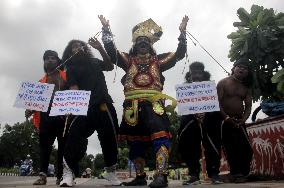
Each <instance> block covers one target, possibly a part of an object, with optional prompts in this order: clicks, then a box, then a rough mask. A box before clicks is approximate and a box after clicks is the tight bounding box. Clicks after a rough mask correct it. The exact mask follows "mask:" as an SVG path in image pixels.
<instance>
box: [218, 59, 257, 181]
mask: <svg viewBox="0 0 284 188" xmlns="http://www.w3.org/2000/svg"><path fill="white" fill-rule="evenodd" d="M251 76H252V74H251V72H250V68H249V60H248V59H246V58H241V59H239V60H237V61H236V62H235V63H234V67H233V69H232V75H231V76H229V77H226V78H224V79H222V80H221V81H220V82H219V83H218V85H217V90H218V98H219V102H220V109H221V113H222V116H223V119H224V123H223V125H222V135H221V136H222V142H223V145H224V148H225V154H226V157H227V160H228V162H229V166H230V172H231V175H232V176H233V177H234V180H235V182H236V183H241V182H245V181H246V176H247V175H248V174H249V172H250V164H251V160H252V154H253V151H252V148H251V146H250V143H249V140H248V134H247V131H246V124H245V122H246V120H247V119H248V118H249V116H250V113H251V106H252V95H251V83H252V77H251Z"/></svg>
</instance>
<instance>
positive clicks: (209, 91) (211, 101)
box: [175, 81, 220, 115]
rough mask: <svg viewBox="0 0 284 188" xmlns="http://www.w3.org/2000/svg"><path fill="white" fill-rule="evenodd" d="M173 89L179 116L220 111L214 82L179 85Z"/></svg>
mask: <svg viewBox="0 0 284 188" xmlns="http://www.w3.org/2000/svg"><path fill="white" fill-rule="evenodd" d="M175 89H176V98H177V103H178V105H177V106H178V114H179V115H187V114H196V113H203V112H213V111H220V108H219V101H218V95H217V89H216V84H215V82H214V81H204V82H193V83H185V84H180V85H176V87H175Z"/></svg>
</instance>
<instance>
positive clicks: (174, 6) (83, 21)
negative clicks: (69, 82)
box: [0, 0, 284, 155]
mask: <svg viewBox="0 0 284 188" xmlns="http://www.w3.org/2000/svg"><path fill="white" fill-rule="evenodd" d="M253 4H257V5H261V6H264V7H265V8H273V9H274V10H276V11H277V12H284V2H283V0H198V1H197V0H103V1H98V0H83V1H82V0H1V1H0V124H1V125H2V127H3V125H4V124H6V123H9V124H14V123H15V122H23V121H24V120H25V117H24V109H18V108H15V107H13V104H14V102H15V99H16V95H17V92H18V90H19V86H20V83H21V82H22V81H37V80H39V79H40V78H41V77H42V76H43V73H44V72H43V60H42V56H43V53H44V51H45V50H47V49H51V50H55V51H57V52H58V53H59V56H60V57H62V52H63V51H64V49H65V47H66V45H67V43H68V42H69V41H70V40H72V39H80V40H83V41H87V40H88V39H89V38H90V37H92V36H94V35H95V34H96V33H97V32H98V31H100V30H101V24H100V21H99V19H98V15H104V16H105V17H106V18H107V19H109V21H110V26H111V29H112V32H113V34H114V35H115V39H114V40H115V43H116V46H117V48H118V49H119V50H120V51H126V52H128V51H129V49H130V48H131V45H132V43H131V30H132V28H133V27H134V26H135V25H136V24H138V23H140V22H142V21H145V20H147V19H148V18H152V19H153V20H154V21H155V22H156V23H157V24H158V25H159V26H161V27H162V29H163V35H162V37H161V39H160V41H158V42H157V43H155V44H154V48H155V49H156V51H157V53H158V54H159V53H164V52H173V51H175V50H176V47H177V44H178V40H177V38H178V36H179V29H178V27H179V24H180V23H181V20H182V17H183V16H184V15H188V16H189V22H188V27H187V30H188V31H189V32H190V33H191V34H192V35H193V36H194V37H195V38H196V39H197V40H198V41H199V42H200V43H201V44H202V45H203V46H204V47H205V48H206V49H207V50H208V51H209V52H210V53H211V54H212V55H213V56H214V57H215V58H216V59H217V60H218V61H219V62H220V63H221V64H222V66H223V67H225V69H227V70H228V71H229V72H230V70H231V68H232V64H233V63H232V62H230V60H229V58H228V53H229V49H230V45H231V41H230V40H229V39H227V35H229V34H230V33H231V32H233V31H235V30H236V28H234V27H233V22H236V21H239V19H238V16H237V9H238V8H240V7H243V8H245V9H246V10H247V11H248V12H250V7H251V6H252V5H253ZM93 53H94V55H95V56H96V57H98V58H101V57H100V55H99V54H98V53H97V51H95V50H93ZM188 54H189V62H193V61H201V62H203V63H204V64H205V70H207V71H209V72H210V73H211V79H212V80H215V81H216V83H217V82H218V81H219V80H221V79H222V78H224V77H226V76H227V74H226V73H225V72H224V71H223V70H222V69H221V68H220V67H219V66H218V65H217V64H216V63H215V62H214V60H213V59H212V58H210V57H209V56H208V55H207V54H206V53H205V52H204V51H203V50H202V49H201V48H200V47H199V46H198V45H197V46H195V45H194V44H193V43H192V42H191V41H190V40H188ZM188 65H189V64H185V59H183V60H181V61H180V62H178V63H177V64H176V66H175V67H174V68H172V69H170V70H168V71H167V72H165V74H164V76H165V78H166V81H165V85H164V93H166V94H168V95H170V96H173V97H175V95H176V94H175V90H174V86H175V85H176V84H180V83H183V82H184V76H185V74H183V73H182V72H183V69H184V68H185V70H186V71H188ZM123 75H124V72H123V71H122V70H120V69H119V68H118V69H117V77H116V81H115V82H114V77H115V72H114V71H112V72H107V73H105V76H106V81H107V85H108V89H109V93H110V95H111V96H112V98H113V100H114V102H115V103H114V105H115V108H116V110H117V113H118V119H119V120H121V115H122V102H123V99H124V96H123V87H122V85H121V83H120V79H121V77H122V76H123ZM256 106H257V104H255V105H254V107H256ZM87 152H88V153H90V154H94V155H95V154H97V153H98V152H101V148H100V144H99V142H98V139H97V136H96V133H95V134H93V135H92V136H91V137H90V139H89V145H88V151H87Z"/></svg>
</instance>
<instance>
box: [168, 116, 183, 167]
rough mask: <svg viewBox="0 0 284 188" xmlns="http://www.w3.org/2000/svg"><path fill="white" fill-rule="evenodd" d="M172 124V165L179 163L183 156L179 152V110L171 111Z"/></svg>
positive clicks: (170, 162)
mask: <svg viewBox="0 0 284 188" xmlns="http://www.w3.org/2000/svg"><path fill="white" fill-rule="evenodd" d="M169 119H170V122H171V125H170V132H171V134H172V139H171V152H170V158H169V164H171V165H174V166H175V165H179V163H180V161H181V158H180V156H179V152H178V129H179V127H180V116H178V114H177V112H176V111H174V113H171V115H170V116H169Z"/></svg>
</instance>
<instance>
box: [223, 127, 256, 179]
mask: <svg viewBox="0 0 284 188" xmlns="http://www.w3.org/2000/svg"><path fill="white" fill-rule="evenodd" d="M222 141H223V145H224V149H225V155H226V158H227V160H228V162H229V165H230V172H231V174H232V175H236V174H242V175H244V176H246V175H248V174H249V172H250V165H251V160H252V155H253V150H252V148H251V145H250V143H249V140H248V134H247V131H246V129H245V127H240V128H235V127H233V126H230V125H228V124H226V123H224V124H223V126H222Z"/></svg>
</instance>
